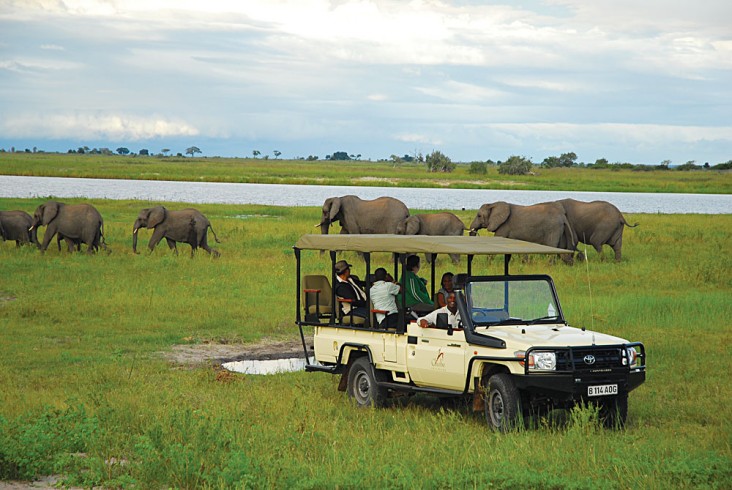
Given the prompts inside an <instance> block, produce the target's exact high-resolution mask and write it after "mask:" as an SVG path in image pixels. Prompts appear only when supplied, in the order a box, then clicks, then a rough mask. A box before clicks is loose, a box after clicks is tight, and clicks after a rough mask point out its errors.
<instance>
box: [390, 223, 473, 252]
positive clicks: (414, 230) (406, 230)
mask: <svg viewBox="0 0 732 490" xmlns="http://www.w3.org/2000/svg"><path fill="white" fill-rule="evenodd" d="M463 231H465V223H463V221H462V220H461V219H460V218H458V217H457V216H455V215H454V214H452V213H426V214H414V215H412V216H410V217H408V218H407V219H405V220H404V221H402V222H401V223H399V226H397V230H396V233H397V235H441V236H462V234H463ZM425 257H426V258H427V262H431V261H432V254H426V255H425ZM450 258H451V259H452V262H453V264H457V263H458V262H460V255H455V254H453V255H450Z"/></svg>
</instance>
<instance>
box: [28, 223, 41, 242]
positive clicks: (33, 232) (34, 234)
mask: <svg viewBox="0 0 732 490" xmlns="http://www.w3.org/2000/svg"><path fill="white" fill-rule="evenodd" d="M28 234H29V235H30V241H31V243H35V244H36V245H37V246H38V247H40V246H41V244H40V243H38V227H37V226H31V227H30V228H28Z"/></svg>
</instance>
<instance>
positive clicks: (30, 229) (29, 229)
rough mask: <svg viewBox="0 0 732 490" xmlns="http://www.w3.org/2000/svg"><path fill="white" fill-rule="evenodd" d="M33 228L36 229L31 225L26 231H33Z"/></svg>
mask: <svg viewBox="0 0 732 490" xmlns="http://www.w3.org/2000/svg"><path fill="white" fill-rule="evenodd" d="M35 227H36V225H31V227H30V228H28V231H33V228H35Z"/></svg>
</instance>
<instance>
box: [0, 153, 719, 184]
mask: <svg viewBox="0 0 732 490" xmlns="http://www.w3.org/2000/svg"><path fill="white" fill-rule="evenodd" d="M469 168H470V166H469V165H458V166H457V167H456V169H455V170H454V171H453V172H451V173H449V174H445V173H442V172H436V173H433V172H428V171H427V168H426V166H425V165H424V164H417V163H408V164H401V165H399V166H396V167H395V166H394V165H393V164H392V163H389V162H365V161H338V162H331V161H315V162H307V161H302V160H263V159H251V158H177V157H165V158H158V157H139V156H138V157H132V156H114V155H110V156H106V155H79V154H58V153H35V154H34V153H0V174H4V175H33V176H53V177H94V178H107V179H145V180H181V181H203V182H238V183H262V184H311V185H312V184H314V185H332V186H346V185H358V186H379V187H391V186H394V187H396V186H398V187H449V188H462V189H508V190H510V189H518V190H554V191H556V190H567V191H597V192H677V193H699V194H707V193H709V194H728V193H730V192H732V172H729V171H716V170H715V171H713V170H703V171H702V170H699V171H687V172H682V171H677V170H667V171H647V172H639V171H633V170H627V169H619V168H618V169H592V168H581V167H575V168H554V169H546V168H538V167H537V169H536V170H535V171H534V174H533V175H501V174H499V173H498V169H497V167H495V166H492V167H489V170H488V173H487V174H471V173H470V172H469Z"/></svg>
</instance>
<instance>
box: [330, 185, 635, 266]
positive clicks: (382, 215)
mask: <svg viewBox="0 0 732 490" xmlns="http://www.w3.org/2000/svg"><path fill="white" fill-rule="evenodd" d="M335 222H338V223H340V225H341V233H344V234H363V233H387V234H399V235H462V234H463V231H466V230H467V231H469V232H470V234H471V235H476V234H477V233H478V230H480V229H483V228H485V229H487V230H488V231H491V232H493V233H494V234H495V235H496V236H499V237H505V238H513V239H516V240H524V241H527V242H534V243H539V244H542V245H548V246H550V247H556V248H563V249H566V250H577V244H578V243H579V242H581V243H584V244H587V245H590V246H592V247H594V248H595V250H597V252H598V253H602V247H603V245H606V244H607V245H609V246H610V247H611V248H612V249H613V251H614V252H615V260H620V259H621V256H622V254H621V248H622V245H623V230H624V228H625V226H637V223H636V224H635V225H629V224H628V223H627V222H626V221H625V218H624V217H623V215H622V213H621V212H620V211H619V210H618V208H616V207H615V206H614V205H612V204H611V203H609V202H607V201H593V202H583V201H576V200H574V199H562V200H559V201H553V202H546V203H540V204H533V205H530V206H521V205H518V204H509V203H506V202H494V203H490V204H484V205H482V206H481V207H480V209H479V210H478V212H477V214H476V216H475V218H474V219H473V221H472V223H471V224H470V227H469V228H466V227H465V225H464V224H463V222H462V221H461V220H460V218H458V217H457V216H455V215H454V214H452V213H432V214H416V215H410V214H409V209H407V206H406V205H405V204H404V203H403V202H401V201H399V200H398V199H394V198H392V197H380V198H378V199H374V200H371V201H368V200H363V199H360V198H359V197H357V196H342V197H331V198H328V199H326V201H325V203H323V210H322V216H321V219H320V223H319V224H317V225H316V227H320V230H321V233H323V234H327V233H328V230H329V228H330V226H331V225H332V224H333V223H335ZM580 255H582V254H581V252H580ZM563 259H564V260H565V261H566V262H568V263H571V262H572V257H571V256H569V257H563ZM455 260H456V257H453V261H455Z"/></svg>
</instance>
